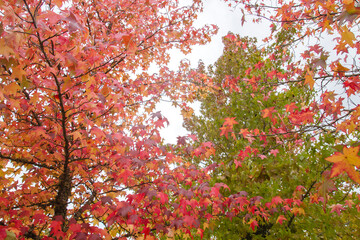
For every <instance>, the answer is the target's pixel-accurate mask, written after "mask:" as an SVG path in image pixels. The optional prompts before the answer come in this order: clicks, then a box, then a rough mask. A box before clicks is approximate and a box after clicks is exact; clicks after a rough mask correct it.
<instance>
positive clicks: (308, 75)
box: [305, 69, 315, 89]
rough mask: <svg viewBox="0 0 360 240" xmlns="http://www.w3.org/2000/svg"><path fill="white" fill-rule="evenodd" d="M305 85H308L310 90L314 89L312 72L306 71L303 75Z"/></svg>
mask: <svg viewBox="0 0 360 240" xmlns="http://www.w3.org/2000/svg"><path fill="white" fill-rule="evenodd" d="M305 84H308V85H309V87H310V89H313V88H314V84H315V80H314V78H313V76H312V72H311V71H310V70H309V69H308V70H307V73H306V75H305Z"/></svg>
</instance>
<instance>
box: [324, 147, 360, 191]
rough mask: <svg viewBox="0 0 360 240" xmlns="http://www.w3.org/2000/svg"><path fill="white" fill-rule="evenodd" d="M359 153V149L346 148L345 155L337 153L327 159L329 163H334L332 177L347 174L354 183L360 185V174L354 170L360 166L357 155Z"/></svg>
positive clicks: (359, 158) (344, 149) (359, 159)
mask: <svg viewBox="0 0 360 240" xmlns="http://www.w3.org/2000/svg"><path fill="white" fill-rule="evenodd" d="M358 152H359V147H350V148H347V147H344V148H343V153H339V152H337V153H335V154H334V155H332V156H330V157H328V158H326V160H327V161H329V162H333V163H334V165H333V167H332V169H331V175H330V177H336V176H338V175H340V174H341V173H343V172H346V173H347V174H348V176H349V177H350V178H351V179H352V180H353V181H355V182H357V183H359V184H360V173H359V172H357V171H356V170H355V169H354V166H357V167H359V166H360V157H359V156H358V155H357V154H358Z"/></svg>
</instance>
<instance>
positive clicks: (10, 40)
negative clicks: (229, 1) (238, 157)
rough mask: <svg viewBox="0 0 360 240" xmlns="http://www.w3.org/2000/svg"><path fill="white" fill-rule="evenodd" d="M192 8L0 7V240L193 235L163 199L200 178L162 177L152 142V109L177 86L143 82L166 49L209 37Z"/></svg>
mask: <svg viewBox="0 0 360 240" xmlns="http://www.w3.org/2000/svg"><path fill="white" fill-rule="evenodd" d="M201 7H202V3H201V1H193V2H191V4H190V5H189V6H183V7H181V6H179V3H178V1H148V0H144V1H92V0H89V1H87V0H84V1H82V0H78V1H77V0H74V1H62V0H55V1H52V0H22V1H17V0H10V1H0V65H1V70H0V71H1V73H0V74H1V75H0V112H1V117H0V118H1V122H0V138H1V140H0V159H1V162H0V165H1V169H0V185H1V192H0V203H1V204H0V205H1V206H0V220H1V227H0V238H1V239H4V238H5V237H6V236H12V235H16V236H18V237H20V238H23V237H25V238H29V239H65V238H66V239H68V238H71V239H73V238H75V239H87V238H89V239H111V238H115V237H117V238H121V237H123V238H126V237H140V236H143V237H146V236H147V235H148V236H150V237H148V239H150V238H151V236H152V237H153V236H154V235H155V233H154V232H156V233H158V234H160V233H162V234H168V235H169V236H174V235H175V234H177V233H176V230H178V229H182V228H183V227H185V226H187V228H194V227H199V224H198V223H197V222H195V220H194V219H195V218H191V217H190V216H189V215H190V213H189V214H187V215H188V218H189V219H190V220H189V219H188V221H186V219H185V220H184V221H183V220H182V219H183V216H182V214H179V213H177V212H175V211H173V209H174V207H173V206H169V207H165V203H167V202H168V199H169V198H170V195H169V196H168V195H167V194H166V193H165V191H171V189H172V191H173V194H175V193H177V191H178V190H179V188H178V187H179V186H180V183H183V181H189V182H192V181H197V180H196V179H197V177H199V178H200V179H201V180H199V181H198V184H201V183H202V181H203V180H204V179H206V177H204V176H205V175H203V174H202V173H198V174H194V173H193V174H192V175H191V176H192V177H190V175H189V174H190V173H191V171H193V172H196V171H197V170H196V169H193V170H191V168H190V169H189V168H186V169H184V168H181V166H179V167H178V168H177V170H174V171H170V169H169V166H168V163H171V162H174V161H175V160H176V158H175V157H174V156H173V155H171V154H170V153H169V152H168V151H167V150H166V149H165V148H161V147H160V145H159V143H160V142H161V138H160V136H159V133H158V128H159V127H161V126H163V125H164V123H165V122H166V120H165V119H164V118H162V116H161V115H160V114H154V113H152V109H153V107H154V106H155V103H156V102H157V101H158V100H159V97H160V96H161V95H162V94H163V93H165V92H167V93H173V92H172V91H171V89H176V87H177V86H176V84H177V83H176V81H175V80H174V81H171V79H170V80H169V81H163V80H162V79H160V77H157V75H150V74H147V72H146V70H147V69H148V67H149V65H150V64H151V63H154V64H156V65H157V66H159V67H160V68H161V67H162V66H164V65H166V63H167V61H168V58H169V56H168V54H167V50H168V49H170V48H173V47H176V48H179V49H181V50H183V51H184V52H186V51H188V50H189V49H190V46H191V45H193V44H197V43H199V44H202V43H205V42H206V41H207V40H208V39H209V36H210V35H212V34H213V33H214V31H215V28H214V27H203V28H200V29H196V28H194V27H192V23H193V20H194V19H195V17H196V14H197V13H198V12H199V11H200V10H201ZM160 71H162V70H160ZM173 97H174V96H173ZM195 176H197V177H195ZM168 184H170V185H171V186H172V188H171V187H168ZM180 196H183V195H180ZM177 199H178V200H181V199H182V198H181V197H177ZM194 201H195V200H194ZM161 206H162V207H161ZM175 220H178V221H177V222H176V221H175ZM174 221H175V222H174ZM183 222H185V223H186V224H183ZM195 232H196V231H195ZM182 233H186V231H182Z"/></svg>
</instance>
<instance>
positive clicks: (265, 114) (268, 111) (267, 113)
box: [262, 107, 276, 119]
mask: <svg viewBox="0 0 360 240" xmlns="http://www.w3.org/2000/svg"><path fill="white" fill-rule="evenodd" d="M274 109H275V107H270V108H265V109H264V110H262V112H263V118H267V117H268V118H270V119H272V114H273V113H275V112H276V110H274Z"/></svg>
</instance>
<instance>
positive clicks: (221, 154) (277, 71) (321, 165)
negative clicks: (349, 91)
mask: <svg viewBox="0 0 360 240" xmlns="http://www.w3.org/2000/svg"><path fill="white" fill-rule="evenodd" d="M294 32H295V29H288V30H287V31H281V32H279V33H278V34H277V35H276V38H275V39H276V40H275V42H274V43H273V44H271V45H268V46H266V47H261V48H260V47H258V46H257V44H259V45H261V44H260V43H257V42H256V41H255V40H254V39H251V38H248V37H240V36H238V35H234V34H232V33H229V34H228V35H226V36H225V37H224V38H223V42H224V45H225V47H224V52H223V55H222V56H221V57H220V58H219V59H218V60H217V61H216V62H215V64H214V65H213V66H210V67H209V70H207V71H206V70H205V69H204V66H202V65H200V66H199V68H198V70H197V71H198V73H199V74H206V75H208V76H209V77H211V78H212V79H213V84H214V88H216V90H214V91H212V92H211V93H209V92H206V93H205V92H199V94H198V100H199V101H200V102H201V108H200V114H199V116H195V115H193V116H192V117H191V118H189V119H186V121H185V126H186V128H187V129H188V130H189V131H190V132H191V133H192V134H195V135H196V136H198V139H199V143H198V144H200V145H201V142H211V143H212V146H213V147H214V150H215V153H214V155H212V156H211V157H209V158H205V159H204V158H197V157H190V158H189V160H190V161H192V162H193V163H194V164H199V165H211V164H214V163H215V164H217V165H218V167H217V168H216V170H214V171H213V172H212V179H211V181H213V182H223V183H225V184H227V185H228V186H229V188H230V191H229V192H228V193H227V194H231V193H232V194H234V193H242V194H248V195H250V196H261V198H263V200H265V201H283V199H287V198H291V197H294V198H297V199H298V200H301V204H300V205H299V206H298V207H297V208H294V209H293V210H292V212H288V213H286V214H285V215H284V216H283V217H281V218H278V219H273V220H264V219H261V218H259V219H257V220H258V222H259V224H258V226H257V228H256V231H253V230H252V229H251V226H249V225H248V224H247V223H246V221H245V222H244V219H242V218H236V217H234V218H232V219H229V218H225V217H220V218H217V219H213V221H211V223H210V227H209V228H208V229H207V231H206V232H205V234H204V238H206V239H211V238H213V237H216V238H219V239H235V238H240V239H279V238H280V239H286V238H296V239H297V238H299V239H301V238H304V236H306V237H305V238H310V239H316V238H318V237H319V236H322V237H325V238H336V237H339V236H342V237H343V238H346V237H349V236H353V237H354V236H356V235H357V234H358V233H355V232H354V231H353V230H352V229H353V227H354V226H355V225H356V224H358V220H357V219H356V218H354V217H353V216H354V214H355V215H356V214H357V209H356V208H348V207H347V209H346V211H343V213H342V214H341V217H339V216H337V214H335V215H334V213H333V212H334V211H332V210H331V209H330V208H332V207H333V206H336V204H339V203H343V204H344V203H345V202H356V201H357V195H356V194H349V192H350V191H353V190H354V188H351V187H348V188H347V187H345V186H344V181H343V179H336V180H335V181H334V179H330V178H329V177H330V167H331V164H330V163H329V162H328V161H326V160H325V158H327V157H329V156H330V155H331V154H332V153H333V149H332V146H333V145H334V142H335V139H336V138H337V137H338V135H337V134H336V133H333V132H329V133H322V134H320V135H317V134H315V133H314V132H313V131H312V130H310V129H309V128H310V126H308V125H307V124H306V123H303V124H302V129H298V126H297V124H294V122H293V120H292V118H291V119H287V117H288V116H289V113H288V112H287V111H288V110H289V109H291V108H293V109H299V108H301V107H304V106H306V105H308V104H310V102H311V101H312V100H313V98H314V97H316V92H315V90H311V89H310V88H309V87H308V86H307V85H304V84H303V83H302V82H298V81H294V82H288V83H283V81H284V80H285V79H287V76H288V75H290V74H292V73H293V70H294V71H295V68H296V67H297V64H295V62H294V61H295V60H294V56H293V55H292V54H291V52H290V51H289V50H288V49H287V48H281V47H279V46H280V45H281V44H282V43H284V42H288V41H292V40H293V39H294V35H293V33H294ZM312 117H313V118H315V119H319V116H317V115H315V114H314V115H313V116H312ZM299 118H301V116H300V114H299ZM299 121H301V119H299ZM337 189H341V190H340V191H336V190H337ZM318 199H321V201H322V202H321V201H320V204H313V203H314V202H316V201H319V200H318ZM343 210H345V209H343ZM273 211H278V209H275V208H274V209H273ZM245 219H246V217H245ZM279 221H281V222H283V224H276V222H279ZM346 223H348V224H349V225H348V226H347V225H346ZM337 226H338V227H337Z"/></svg>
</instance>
